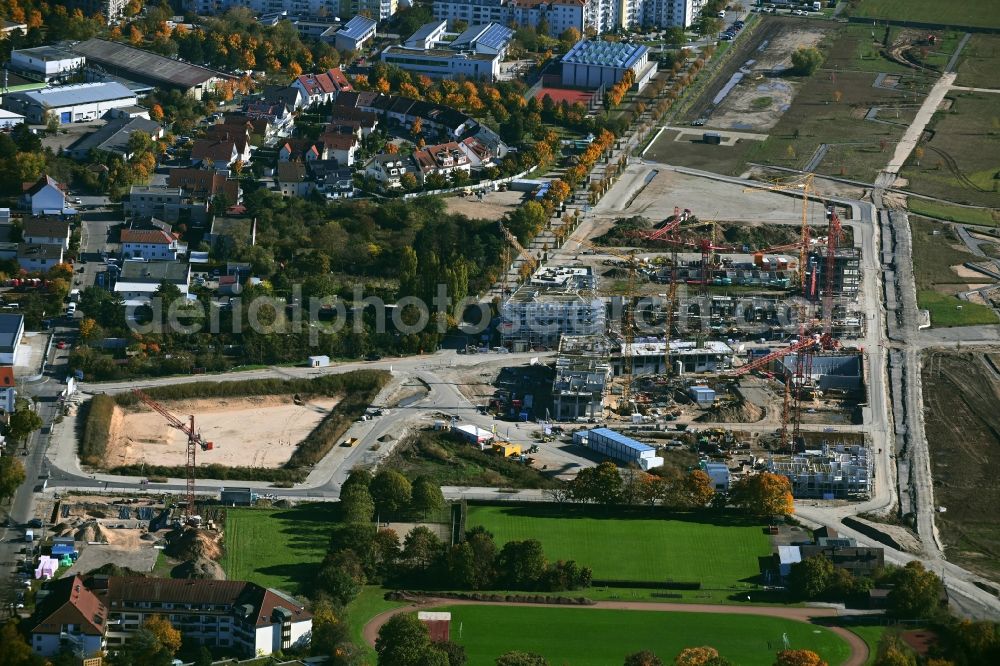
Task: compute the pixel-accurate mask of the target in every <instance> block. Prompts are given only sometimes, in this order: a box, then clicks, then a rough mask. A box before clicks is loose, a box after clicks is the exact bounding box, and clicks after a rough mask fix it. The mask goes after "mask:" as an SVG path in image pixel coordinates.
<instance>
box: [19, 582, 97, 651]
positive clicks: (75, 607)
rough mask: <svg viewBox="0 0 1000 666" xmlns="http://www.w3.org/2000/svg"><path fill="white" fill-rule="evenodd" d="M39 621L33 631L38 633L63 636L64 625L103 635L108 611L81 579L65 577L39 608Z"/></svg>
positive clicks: (51, 589) (55, 585)
mask: <svg viewBox="0 0 1000 666" xmlns="http://www.w3.org/2000/svg"><path fill="white" fill-rule="evenodd" d="M36 615H37V617H39V618H40V619H39V620H37V621H36V622H35V624H34V628H33V629H32V633H36V634H59V633H60V632H61V631H62V628H63V625H67V624H74V625H79V627H80V632H81V633H84V634H87V635H88V636H102V635H103V634H104V631H105V627H106V623H107V617H108V610H107V608H105V606H104V604H103V603H101V600H100V599H98V598H97V595H95V594H94V593H93V592H91V591H90V590H88V589H87V588H86V587H85V586H84V584H83V579H82V578H80V576H73V577H72V578H63V579H61V580H58V581H56V582H55V583H53V584H51V586H50V589H49V596H48V597H46V598H45V600H44V601H43V602H42V604H41V605H40V606H39V608H38V609H36Z"/></svg>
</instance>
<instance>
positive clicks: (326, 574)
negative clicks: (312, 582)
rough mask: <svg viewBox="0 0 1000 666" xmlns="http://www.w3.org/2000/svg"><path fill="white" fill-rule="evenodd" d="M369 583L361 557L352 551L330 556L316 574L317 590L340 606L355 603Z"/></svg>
mask: <svg viewBox="0 0 1000 666" xmlns="http://www.w3.org/2000/svg"><path fill="white" fill-rule="evenodd" d="M367 582H368V579H367V576H366V575H365V568H364V566H363V565H362V563H361V560H360V558H359V555H358V554H357V553H355V552H354V551H353V550H350V549H344V550H339V551H337V552H335V553H330V554H328V555H327V556H326V557H325V558H324V559H323V564H321V565H320V567H319V570H318V571H317V572H316V589H317V590H319V591H320V592H322V593H324V594H325V595H326V596H327V597H329V598H330V599H331V600H332V601H333V602H334V603H336V604H337V605H338V606H346V605H347V604H349V603H350V602H351V601H353V600H354V598H355V597H356V596H358V593H359V592H361V588H363V587H364V585H365V583H367Z"/></svg>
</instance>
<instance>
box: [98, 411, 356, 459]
mask: <svg viewBox="0 0 1000 666" xmlns="http://www.w3.org/2000/svg"><path fill="white" fill-rule="evenodd" d="M338 402H339V399H337V398H316V399H314V400H310V401H307V402H303V403H302V404H295V403H294V402H293V401H292V396H288V395H281V396H257V397H252V398H235V399H224V398H221V399H220V398H214V399H211V400H185V401H166V402H164V403H163V406H164V407H166V408H167V409H168V410H170V411H171V412H173V413H175V414H197V415H198V421H197V426H198V430H199V431H200V432H201V434H202V436H203V437H204V438H205V439H206V440H207V441H210V442H212V443H213V448H212V450H211V451H206V452H204V453H199V456H198V458H199V459H200V462H202V463H213V464H218V465H225V466H227V467H244V466H245V467H269V468H273V467H280V466H282V465H284V464H285V463H286V462H288V460H289V459H290V458H291V457H292V453H294V452H295V447H296V445H298V443H299V442H301V441H302V440H303V439H305V438H306V436H307V435H308V434H309V433H310V432H312V431H313V429H315V428H316V426H317V425H319V423H320V421H322V420H323V418H324V417H325V416H326V415H327V414H329V413H330V411H331V410H332V409H333V408H334V407H335V406H336V405H337V403H338ZM250 433H252V436H250V435H249V434H250ZM186 445H187V437H186V436H185V435H184V433H182V432H181V431H180V430H177V429H176V428H168V427H166V426H165V424H164V421H163V417H162V416H160V415H159V414H157V413H156V412H154V411H151V410H149V409H148V408H143V409H142V411H134V410H127V411H125V412H123V413H121V412H119V413H116V415H115V416H114V417H113V418H112V421H111V429H110V431H109V433H108V447H107V452H106V454H105V455H106V458H105V462H106V465H107V466H108V467H117V466H119V465H133V464H137V463H140V462H143V463H146V464H149V465H167V466H172V465H183V464H184V463H185V461H186V453H185V452H186Z"/></svg>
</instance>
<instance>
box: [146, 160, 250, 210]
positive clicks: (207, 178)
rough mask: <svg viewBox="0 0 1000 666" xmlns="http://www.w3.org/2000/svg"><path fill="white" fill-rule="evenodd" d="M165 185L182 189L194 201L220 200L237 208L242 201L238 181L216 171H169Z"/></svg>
mask: <svg viewBox="0 0 1000 666" xmlns="http://www.w3.org/2000/svg"><path fill="white" fill-rule="evenodd" d="M167 185H168V186H169V187H180V188H183V190H184V193H185V194H186V195H187V196H189V197H191V198H192V199H193V200H196V201H205V202H211V201H212V200H213V199H216V198H222V199H225V202H226V205H227V206H237V205H239V204H240V203H242V201H243V190H242V189H240V183H239V181H237V180H233V179H231V178H229V177H227V176H226V174H224V173H220V172H218V171H209V170H206V169H190V168H180V169H171V170H170V173H169V174H167ZM157 217H159V216H157Z"/></svg>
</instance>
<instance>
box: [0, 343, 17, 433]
mask: <svg viewBox="0 0 1000 666" xmlns="http://www.w3.org/2000/svg"><path fill="white" fill-rule="evenodd" d="M0 337H2V333H0ZM0 354H2V352H0ZM12 363H13V361H12ZM16 403H17V382H16V381H15V379H14V368H12V367H10V365H5V366H0V412H2V413H4V414H10V413H11V412H13V411H14V405H15V404H16Z"/></svg>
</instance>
